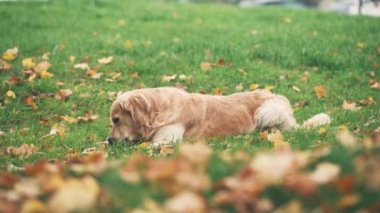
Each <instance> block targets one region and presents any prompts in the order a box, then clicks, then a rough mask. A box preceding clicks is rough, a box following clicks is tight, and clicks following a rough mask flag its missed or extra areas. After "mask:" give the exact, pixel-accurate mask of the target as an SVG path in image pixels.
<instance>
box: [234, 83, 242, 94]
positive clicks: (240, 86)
mask: <svg viewBox="0 0 380 213" xmlns="http://www.w3.org/2000/svg"><path fill="white" fill-rule="evenodd" d="M243 89H244V86H243V84H242V83H240V84H238V85H236V86H235V91H236V92H241V91H243Z"/></svg>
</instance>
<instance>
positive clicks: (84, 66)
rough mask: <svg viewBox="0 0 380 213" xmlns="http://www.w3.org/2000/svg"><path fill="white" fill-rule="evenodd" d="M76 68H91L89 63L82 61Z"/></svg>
mask: <svg viewBox="0 0 380 213" xmlns="http://www.w3.org/2000/svg"><path fill="white" fill-rule="evenodd" d="M74 68H75V69H81V70H88V69H90V66H88V64H87V63H80V64H75V65H74Z"/></svg>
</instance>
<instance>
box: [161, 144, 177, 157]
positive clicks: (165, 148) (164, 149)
mask: <svg viewBox="0 0 380 213" xmlns="http://www.w3.org/2000/svg"><path fill="white" fill-rule="evenodd" d="M174 151H175V150H174V148H173V147H172V146H161V147H160V155H162V156H167V155H171V154H173V153H174Z"/></svg>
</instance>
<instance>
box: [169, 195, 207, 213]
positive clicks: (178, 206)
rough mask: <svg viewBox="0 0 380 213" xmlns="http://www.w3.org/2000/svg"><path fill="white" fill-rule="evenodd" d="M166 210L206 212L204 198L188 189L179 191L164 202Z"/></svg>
mask: <svg viewBox="0 0 380 213" xmlns="http://www.w3.org/2000/svg"><path fill="white" fill-rule="evenodd" d="M165 211H166V212H173V213H174V212H198V213H202V212H206V203H205V200H204V199H203V198H202V197H201V196H199V195H198V194H196V193H194V192H190V191H184V192H181V193H179V194H178V195H176V196H175V197H173V198H170V199H169V200H167V201H166V202H165Z"/></svg>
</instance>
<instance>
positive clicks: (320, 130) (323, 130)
mask: <svg viewBox="0 0 380 213" xmlns="http://www.w3.org/2000/svg"><path fill="white" fill-rule="evenodd" d="M318 133H319V134H320V135H324V134H326V128H324V127H321V128H319V130H318Z"/></svg>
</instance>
